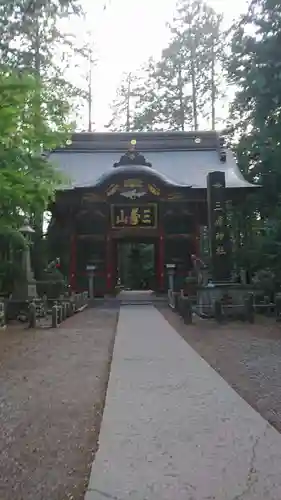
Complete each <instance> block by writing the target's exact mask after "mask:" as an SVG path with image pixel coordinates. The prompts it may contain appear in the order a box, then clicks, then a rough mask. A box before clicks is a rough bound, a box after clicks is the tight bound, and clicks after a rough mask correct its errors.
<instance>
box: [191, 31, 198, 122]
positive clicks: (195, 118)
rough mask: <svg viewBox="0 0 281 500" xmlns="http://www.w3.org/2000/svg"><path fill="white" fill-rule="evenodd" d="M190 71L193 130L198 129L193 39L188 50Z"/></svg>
mask: <svg viewBox="0 0 281 500" xmlns="http://www.w3.org/2000/svg"><path fill="white" fill-rule="evenodd" d="M190 71H191V86H192V109H193V127H194V130H198V109H197V88H196V68H195V51H194V46H193V40H192V42H191V51H190Z"/></svg>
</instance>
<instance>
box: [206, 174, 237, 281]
mask: <svg viewBox="0 0 281 500" xmlns="http://www.w3.org/2000/svg"><path fill="white" fill-rule="evenodd" d="M225 193H226V188H225V173H224V172H210V173H209V174H208V177H207V198H208V222H209V248H210V257H211V268H212V269H211V270H212V278H213V280H214V281H215V282H223V281H229V279H230V277H231V241H230V235H229V229H228V224H227V215H226V199H225Z"/></svg>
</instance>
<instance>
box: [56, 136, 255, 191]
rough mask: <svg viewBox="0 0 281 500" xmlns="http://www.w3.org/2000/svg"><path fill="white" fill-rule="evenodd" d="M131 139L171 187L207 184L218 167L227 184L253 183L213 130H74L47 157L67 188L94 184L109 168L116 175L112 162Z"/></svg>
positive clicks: (202, 186)
mask: <svg viewBox="0 0 281 500" xmlns="http://www.w3.org/2000/svg"><path fill="white" fill-rule="evenodd" d="M132 139H136V142H137V150H138V151H139V152H141V153H142V154H143V155H144V156H145V159H146V160H147V161H148V162H150V163H151V164H152V169H153V170H154V171H156V172H158V173H159V174H160V177H161V178H165V179H166V181H167V182H168V183H171V184H173V185H174V186H175V185H176V186H191V187H192V188H195V189H196V188H201V189H202V188H206V187H207V174H208V173H209V172H213V171H222V172H225V177H226V187H229V188H249V187H256V185H254V184H250V183H249V182H247V181H246V180H245V179H244V177H243V175H242V174H241V172H240V170H239V167H238V165H237V163H236V161H235V157H234V155H233V153H232V152H231V151H230V150H228V149H225V148H224V146H223V144H222V142H221V140H220V137H219V135H218V134H217V133H216V132H136V133H112V132H106V133H76V134H73V136H72V142H71V144H69V145H67V146H66V147H64V148H62V149H56V150H55V151H53V152H51V154H50V156H49V158H50V160H51V162H52V163H53V164H54V166H55V167H56V168H57V169H58V170H59V171H60V172H61V173H62V174H63V175H64V176H65V177H66V178H67V179H68V180H69V184H68V185H66V186H65V189H67V188H70V189H71V188H79V187H90V186H95V185H98V184H99V183H100V182H101V179H102V178H103V177H104V176H106V177H108V176H110V172H112V174H113V173H114V174H116V170H117V169H116V168H113V164H114V163H116V162H118V161H119V159H120V156H121V155H122V154H124V153H125V152H126V150H127V148H128V144H129V142H130V141H131V140H132ZM224 156H225V161H223V157H224ZM123 168H126V167H122V169H123Z"/></svg>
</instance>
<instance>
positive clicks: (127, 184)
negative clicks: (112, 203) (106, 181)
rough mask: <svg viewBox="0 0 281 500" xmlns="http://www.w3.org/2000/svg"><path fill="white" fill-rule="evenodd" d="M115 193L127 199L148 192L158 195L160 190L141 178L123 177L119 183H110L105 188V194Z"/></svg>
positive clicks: (139, 196)
mask: <svg viewBox="0 0 281 500" xmlns="http://www.w3.org/2000/svg"><path fill="white" fill-rule="evenodd" d="M115 194H118V195H119V196H122V197H123V198H126V199H128V200H137V199H139V198H142V197H144V196H146V195H148V194H150V195H153V196H160V194H161V191H160V189H159V188H158V187H157V186H156V185H155V184H150V183H149V184H145V183H144V181H143V180H141V179H125V180H124V181H122V182H121V183H119V184H111V185H110V186H109V187H108V188H107V190H106V196H107V197H111V196H113V195H115Z"/></svg>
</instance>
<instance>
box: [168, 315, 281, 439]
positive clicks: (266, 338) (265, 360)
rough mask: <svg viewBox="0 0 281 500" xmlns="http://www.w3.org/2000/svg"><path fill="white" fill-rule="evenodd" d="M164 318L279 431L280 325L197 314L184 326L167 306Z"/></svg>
mask: <svg viewBox="0 0 281 500" xmlns="http://www.w3.org/2000/svg"><path fill="white" fill-rule="evenodd" d="M159 310H160V311H161V312H162V314H163V315H164V317H165V318H166V319H167V321H168V322H169V323H170V324H171V326H173V327H174V328H175V330H176V331H177V332H178V333H179V334H180V335H182V337H183V338H184V339H185V340H186V341H187V342H188V343H189V344H190V345H191V347H193V348H194V349H195V350H196V351H197V352H198V353H199V354H200V356H202V357H203V358H204V359H205V360H206V361H207V362H208V363H209V364H210V365H211V366H212V367H213V368H214V369H215V370H216V371H217V372H219V373H220V374H221V376H222V377H223V378H224V379H225V380H226V381H227V382H228V383H229V384H230V385H231V386H232V387H233V388H234V389H235V390H236V391H237V392H238V394H240V395H241V396H242V397H243V398H244V399H245V400H246V401H247V402H248V403H249V404H250V405H251V406H253V407H254V408H255V409H256V410H257V411H258V412H259V413H260V414H261V415H262V416H263V417H264V418H265V419H266V420H268V421H269V422H270V423H271V424H272V425H273V426H274V427H275V428H276V429H277V430H278V431H279V432H281V325H280V324H276V322H274V321H273V320H270V319H264V318H260V320H259V323H258V324H254V325H249V324H247V323H228V324H227V325H221V326H220V325H218V324H217V323H215V322H212V321H204V320H200V319H199V318H196V319H195V321H194V324H193V325H192V326H187V325H185V324H184V323H183V321H182V320H181V318H180V317H179V316H178V315H177V314H175V313H173V312H172V311H171V310H170V309H168V308H161V309H159Z"/></svg>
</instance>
